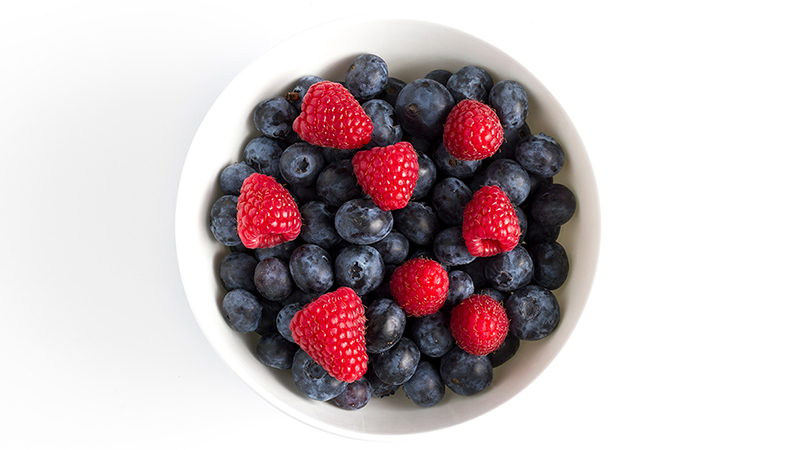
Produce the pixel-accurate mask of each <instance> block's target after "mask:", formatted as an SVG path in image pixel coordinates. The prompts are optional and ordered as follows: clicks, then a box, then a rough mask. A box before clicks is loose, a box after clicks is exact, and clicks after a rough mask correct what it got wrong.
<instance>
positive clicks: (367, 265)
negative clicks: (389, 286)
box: [334, 245, 384, 295]
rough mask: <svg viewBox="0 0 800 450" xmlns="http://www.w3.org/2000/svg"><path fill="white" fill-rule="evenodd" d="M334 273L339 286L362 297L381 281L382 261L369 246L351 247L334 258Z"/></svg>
mask: <svg viewBox="0 0 800 450" xmlns="http://www.w3.org/2000/svg"><path fill="white" fill-rule="evenodd" d="M334 273H335V274H336V281H337V282H338V283H339V285H340V286H347V287H349V288H351V289H353V290H354V291H356V294H358V295H364V294H367V293H369V292H372V291H373V290H375V288H377V287H378V285H379V284H381V281H383V274H384V271H383V260H382V259H381V255H380V253H378V251H377V250H375V249H374V248H373V247H370V246H369V245H351V246H349V247H346V248H344V249H343V250H342V251H341V252H339V254H338V255H337V256H336V261H335V262H334Z"/></svg>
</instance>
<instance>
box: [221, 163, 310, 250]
mask: <svg viewBox="0 0 800 450" xmlns="http://www.w3.org/2000/svg"><path fill="white" fill-rule="evenodd" d="M301 226H302V223H301V219H300V210H299V209H298V207H297V203H295V201H294V199H293V198H292V195H291V194H289V191H287V190H286V188H284V187H283V186H281V185H280V184H279V183H278V182H277V181H275V179H274V178H272V177H270V176H268V175H264V174H260V173H254V174H252V175H250V176H249V177H247V178H246V179H245V180H244V183H242V189H241V193H240V194H239V200H238V202H237V206H236V228H237V232H238V233H239V237H240V238H241V239H242V244H244V246H245V247H247V248H267V247H275V246H276V245H278V244H282V243H284V242H288V241H292V240H294V239H295V238H297V236H299V235H300V227H301Z"/></svg>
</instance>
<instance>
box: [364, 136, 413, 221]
mask: <svg viewBox="0 0 800 450" xmlns="http://www.w3.org/2000/svg"><path fill="white" fill-rule="evenodd" d="M353 172H354V173H355V175H356V179H358V184H359V185H361V188H362V189H364V192H366V193H367V194H368V195H369V196H371V197H372V201H373V202H375V204H376V205H378V207H379V208H380V209H382V210H384V211H390V210H393V209H400V208H403V207H405V206H406V205H407V204H408V201H409V200H410V199H411V194H413V193H414V187H416V185H417V180H418V179H419V162H418V161H417V152H416V151H414V147H413V146H412V145H411V144H410V143H408V142H398V143H397V144H395V145H390V146H388V147H376V148H373V149H370V150H362V151H360V152H358V153H356V154H355V155H354V156H353Z"/></svg>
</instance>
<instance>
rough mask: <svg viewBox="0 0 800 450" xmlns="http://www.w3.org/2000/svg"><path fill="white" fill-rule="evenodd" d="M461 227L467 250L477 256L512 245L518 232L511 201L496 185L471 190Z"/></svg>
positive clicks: (499, 251)
mask: <svg viewBox="0 0 800 450" xmlns="http://www.w3.org/2000/svg"><path fill="white" fill-rule="evenodd" d="M461 228H462V233H463V236H464V243H465V244H466V245H467V250H469V253H470V254H471V255H472V256H478V257H482V256H483V257H485V256H493V255H496V254H498V253H502V252H507V251H509V250H511V249H513V248H514V247H516V245H517V243H518V242H519V236H520V233H521V230H520V226H519V217H518V216H517V213H516V211H515V210H514V205H512V204H511V201H510V200H509V199H508V196H507V195H506V194H505V192H503V190H502V189H500V188H499V187H498V186H484V187H482V188H480V189H478V191H477V192H475V194H473V196H472V200H470V201H469V203H467V205H466V206H464V222H463V224H462V225H461Z"/></svg>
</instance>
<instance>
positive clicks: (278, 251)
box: [253, 241, 297, 262]
mask: <svg viewBox="0 0 800 450" xmlns="http://www.w3.org/2000/svg"><path fill="white" fill-rule="evenodd" d="M296 248H297V241H287V242H284V243H282V244H278V245H276V246H274V247H266V248H257V249H255V251H254V252H253V254H254V255H255V257H256V259H257V260H259V261H261V260H264V259H267V258H278V259H282V260H284V261H287V262H288V261H289V258H290V257H291V256H292V252H293V251H294V249H296Z"/></svg>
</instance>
